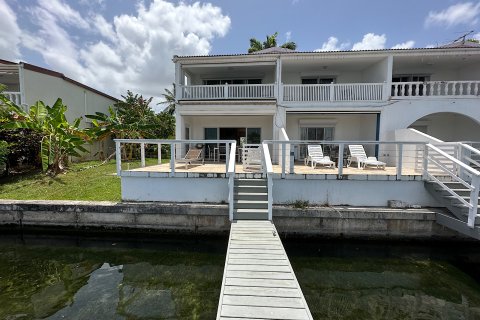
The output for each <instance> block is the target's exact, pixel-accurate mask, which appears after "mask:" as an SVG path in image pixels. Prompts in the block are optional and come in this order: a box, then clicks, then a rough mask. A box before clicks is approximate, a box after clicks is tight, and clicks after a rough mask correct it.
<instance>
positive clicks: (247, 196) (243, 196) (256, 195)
mask: <svg viewBox="0 0 480 320" xmlns="http://www.w3.org/2000/svg"><path fill="white" fill-rule="evenodd" d="M233 199H234V201H237V200H251V201H255V200H257V201H258V200H263V201H266V200H268V193H267V192H236V193H235V194H234V195H233Z"/></svg>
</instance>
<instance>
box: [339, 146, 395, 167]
mask: <svg viewBox="0 0 480 320" xmlns="http://www.w3.org/2000/svg"><path fill="white" fill-rule="evenodd" d="M348 149H349V150H350V158H349V160H348V163H347V167H349V166H350V165H351V164H352V162H356V163H357V166H358V169H360V167H362V168H363V169H365V168H366V167H367V166H372V167H376V168H377V169H378V168H382V169H383V170H385V166H386V164H385V162H382V161H378V159H377V157H367V154H366V152H365V149H364V148H363V146H362V145H361V144H351V145H349V146H348Z"/></svg>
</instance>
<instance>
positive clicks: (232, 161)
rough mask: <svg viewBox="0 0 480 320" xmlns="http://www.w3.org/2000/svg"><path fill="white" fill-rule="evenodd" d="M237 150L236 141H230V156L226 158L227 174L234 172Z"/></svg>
mask: <svg viewBox="0 0 480 320" xmlns="http://www.w3.org/2000/svg"><path fill="white" fill-rule="evenodd" d="M236 151H237V143H236V142H232V144H231V149H230V156H229V159H228V169H227V173H228V174H235V153H236Z"/></svg>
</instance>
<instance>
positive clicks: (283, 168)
mask: <svg viewBox="0 0 480 320" xmlns="http://www.w3.org/2000/svg"><path fill="white" fill-rule="evenodd" d="M286 149H287V148H286V144H285V143H282V179H285V166H286V164H285V162H286V160H287V154H286V153H287V150H286Z"/></svg>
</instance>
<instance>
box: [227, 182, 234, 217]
mask: <svg viewBox="0 0 480 320" xmlns="http://www.w3.org/2000/svg"><path fill="white" fill-rule="evenodd" d="M234 183H235V174H231V175H230V177H228V217H229V219H230V221H233V193H234Z"/></svg>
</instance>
